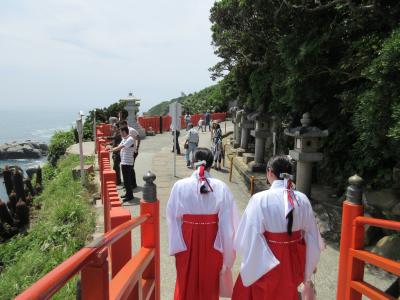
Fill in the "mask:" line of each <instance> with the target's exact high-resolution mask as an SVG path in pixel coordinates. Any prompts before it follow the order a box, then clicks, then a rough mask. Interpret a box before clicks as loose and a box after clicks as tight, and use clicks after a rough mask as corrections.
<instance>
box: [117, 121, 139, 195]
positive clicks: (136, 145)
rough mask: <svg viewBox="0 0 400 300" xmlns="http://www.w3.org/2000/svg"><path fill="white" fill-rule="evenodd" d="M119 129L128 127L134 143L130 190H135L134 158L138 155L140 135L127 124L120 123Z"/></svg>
mask: <svg viewBox="0 0 400 300" xmlns="http://www.w3.org/2000/svg"><path fill="white" fill-rule="evenodd" d="M120 127H128V130H129V135H130V136H131V137H132V138H133V141H134V146H133V147H134V151H133V176H132V182H131V183H132V189H136V188H137V183H136V172H135V161H136V157H137V156H138V155H139V147H140V135H139V133H138V132H137V130H136V129H135V128H133V127H130V126H129V125H128V122H126V121H125V120H124V121H121V122H120Z"/></svg>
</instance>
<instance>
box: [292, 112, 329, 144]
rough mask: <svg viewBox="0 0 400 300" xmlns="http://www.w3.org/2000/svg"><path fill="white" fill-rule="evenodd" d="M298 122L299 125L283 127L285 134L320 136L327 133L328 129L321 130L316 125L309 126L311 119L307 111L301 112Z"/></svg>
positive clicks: (298, 136)
mask: <svg viewBox="0 0 400 300" xmlns="http://www.w3.org/2000/svg"><path fill="white" fill-rule="evenodd" d="M300 122H301V126H299V127H296V128H288V129H285V131H284V133H285V135H287V136H292V137H296V138H321V137H327V136H328V135H329V132H328V130H321V129H319V128H318V127H315V126H310V125H311V122H312V120H311V116H310V114H309V113H305V114H303V117H302V119H301V120H300Z"/></svg>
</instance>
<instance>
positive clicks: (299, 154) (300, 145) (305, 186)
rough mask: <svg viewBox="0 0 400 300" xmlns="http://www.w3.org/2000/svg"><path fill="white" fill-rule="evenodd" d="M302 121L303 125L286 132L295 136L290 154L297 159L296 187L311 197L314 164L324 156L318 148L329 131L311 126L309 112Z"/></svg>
mask: <svg viewBox="0 0 400 300" xmlns="http://www.w3.org/2000/svg"><path fill="white" fill-rule="evenodd" d="M300 122H301V125H302V126H301V127H296V128H291V129H286V130H285V134H286V135H288V136H292V137H294V150H290V151H289V155H290V156H291V157H292V158H293V159H294V160H296V161H297V166H296V189H297V190H299V191H300V192H303V193H304V194H306V195H307V196H308V197H310V196H311V178H312V166H313V163H314V162H317V161H321V160H322V158H323V155H322V153H320V152H317V150H318V148H319V146H320V139H321V138H322V137H326V136H328V131H327V130H324V131H322V130H320V129H319V128H317V127H311V126H310V125H311V117H310V114H309V113H305V114H303V118H302V119H301V120H300Z"/></svg>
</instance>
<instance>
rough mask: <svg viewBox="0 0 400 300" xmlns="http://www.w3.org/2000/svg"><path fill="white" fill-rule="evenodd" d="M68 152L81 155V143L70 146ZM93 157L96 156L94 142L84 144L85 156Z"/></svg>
mask: <svg viewBox="0 0 400 300" xmlns="http://www.w3.org/2000/svg"><path fill="white" fill-rule="evenodd" d="M66 152H67V153H68V154H77V155H79V143H78V144H74V145H72V146H69V147H68V149H67V151H66ZM92 155H94V142H83V156H92Z"/></svg>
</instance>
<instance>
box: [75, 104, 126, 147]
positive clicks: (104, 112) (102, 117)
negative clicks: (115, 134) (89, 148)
mask: <svg viewBox="0 0 400 300" xmlns="http://www.w3.org/2000/svg"><path fill="white" fill-rule="evenodd" d="M125 105H126V102H125V101H119V102H116V103H113V104H111V105H110V106H108V107H104V108H95V109H93V110H91V111H89V114H88V116H87V117H86V119H85V124H84V126H83V138H84V139H85V140H90V139H92V137H93V121H94V118H95V117H96V124H100V123H105V122H108V120H109V118H110V117H118V113H119V112H122V114H123V116H124V117H126V116H127V115H128V112H127V111H126V110H125V108H124V107H125Z"/></svg>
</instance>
